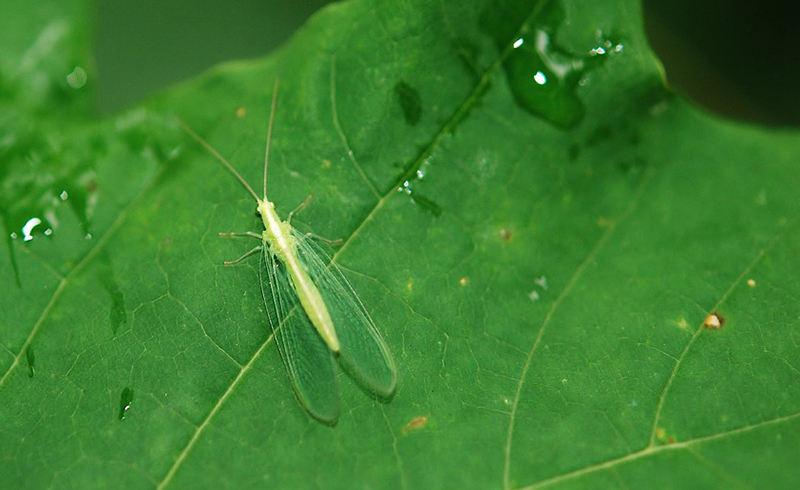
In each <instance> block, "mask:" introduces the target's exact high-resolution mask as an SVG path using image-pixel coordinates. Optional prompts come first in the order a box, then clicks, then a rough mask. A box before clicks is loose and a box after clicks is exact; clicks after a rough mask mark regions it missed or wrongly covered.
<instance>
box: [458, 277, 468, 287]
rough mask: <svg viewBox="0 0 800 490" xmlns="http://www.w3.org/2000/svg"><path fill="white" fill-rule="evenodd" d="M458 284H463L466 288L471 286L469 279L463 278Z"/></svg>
mask: <svg viewBox="0 0 800 490" xmlns="http://www.w3.org/2000/svg"><path fill="white" fill-rule="evenodd" d="M458 283H459V284H461V285H462V286H466V285H467V284H469V278H466V277H462V278H461V279H459V280H458Z"/></svg>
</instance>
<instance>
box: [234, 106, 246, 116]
mask: <svg viewBox="0 0 800 490" xmlns="http://www.w3.org/2000/svg"><path fill="white" fill-rule="evenodd" d="M246 115H247V109H245V108H244V107H240V108H238V109H236V117H238V118H239V119H241V118H243V117H244V116H246Z"/></svg>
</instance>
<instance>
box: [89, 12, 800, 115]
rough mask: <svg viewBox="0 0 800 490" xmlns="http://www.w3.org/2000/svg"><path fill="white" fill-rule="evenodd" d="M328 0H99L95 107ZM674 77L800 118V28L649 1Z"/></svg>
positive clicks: (240, 53) (268, 38)
mask: <svg viewBox="0 0 800 490" xmlns="http://www.w3.org/2000/svg"><path fill="white" fill-rule="evenodd" d="M327 3H330V2H329V1H326V0H308V1H296V2H289V1H280V0H225V1H223V0H196V1H192V0H171V1H167V2H164V1H159V0H140V1H138V2H126V1H122V0H101V1H100V2H99V3H98V10H97V12H96V26H97V28H96V32H95V41H96V42H95V43H94V46H95V61H96V63H97V69H98V74H99V82H98V86H96V87H95V88H96V90H97V92H96V93H97V97H98V99H97V107H98V110H99V112H101V113H111V112H114V111H117V110H120V109H122V108H124V107H126V106H128V105H131V104H133V103H135V102H137V101H139V100H140V99H142V98H144V97H146V96H147V95H149V94H152V93H154V92H156V91H158V90H160V89H162V88H164V87H167V86H169V85H171V84H174V83H176V82H179V81H181V80H184V79H187V78H190V77H192V76H194V75H196V74H198V73H200V72H202V71H204V70H205V69H207V68H209V67H211V66H213V65H215V64H217V63H219V62H221V61H225V60H235V59H247V58H255V57H259V56H263V55H265V54H266V53H269V52H270V51H272V50H273V49H275V48H277V47H278V46H280V45H281V44H282V43H284V42H285V41H286V40H287V39H288V38H289V37H290V36H291V35H292V34H293V33H294V32H295V31H296V30H297V29H298V28H300V26H302V25H303V23H304V22H305V20H306V19H307V18H308V17H309V16H310V15H312V14H313V13H314V12H315V11H316V10H318V9H319V8H321V7H322V6H324V5H325V4H327ZM644 10H645V22H646V28H647V32H648V37H649V39H650V43H651V46H652V47H653V49H654V50H655V51H656V53H657V54H658V55H659V57H660V58H661V60H662V62H663V64H664V67H665V69H666V73H667V78H668V80H669V82H670V84H671V85H672V86H673V87H674V88H675V89H676V90H677V91H679V92H681V93H683V94H685V95H686V96H688V97H689V98H690V99H692V100H694V101H695V102H696V103H697V104H699V105H701V106H703V107H706V108H707V109H709V110H711V111H714V112H716V113H718V114H721V115H724V116H727V117H731V118H735V119H739V120H744V121H752V122H756V123H760V124H767V125H772V126H798V125H800V96H798V86H799V85H800V83H798V82H800V63H798V56H797V46H799V45H800V29H798V28H797V16H796V15H794V12H793V10H794V9H793V8H792V7H791V6H790V5H789V4H788V3H786V4H784V3H782V2H762V3H758V2H752V1H749V2H745V1H742V0H728V1H722V0H705V1H701V2H697V1H690V0H672V1H669V2H665V1H663V0H644Z"/></svg>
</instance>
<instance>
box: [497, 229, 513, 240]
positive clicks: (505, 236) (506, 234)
mask: <svg viewBox="0 0 800 490" xmlns="http://www.w3.org/2000/svg"><path fill="white" fill-rule="evenodd" d="M512 238H514V234H513V233H511V230H506V229H505V228H503V229H501V230H500V239H501V240H503V241H504V242H510V241H511V239H512Z"/></svg>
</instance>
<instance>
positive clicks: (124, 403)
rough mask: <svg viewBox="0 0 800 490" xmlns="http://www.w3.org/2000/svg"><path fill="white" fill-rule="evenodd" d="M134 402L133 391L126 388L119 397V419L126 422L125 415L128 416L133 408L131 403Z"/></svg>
mask: <svg viewBox="0 0 800 490" xmlns="http://www.w3.org/2000/svg"><path fill="white" fill-rule="evenodd" d="M132 402H133V389H131V388H129V387H127V386H126V387H125V389H124V390H122V394H120V396H119V419H120V420H125V415H127V413H128V410H130V408H131V403H132Z"/></svg>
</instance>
